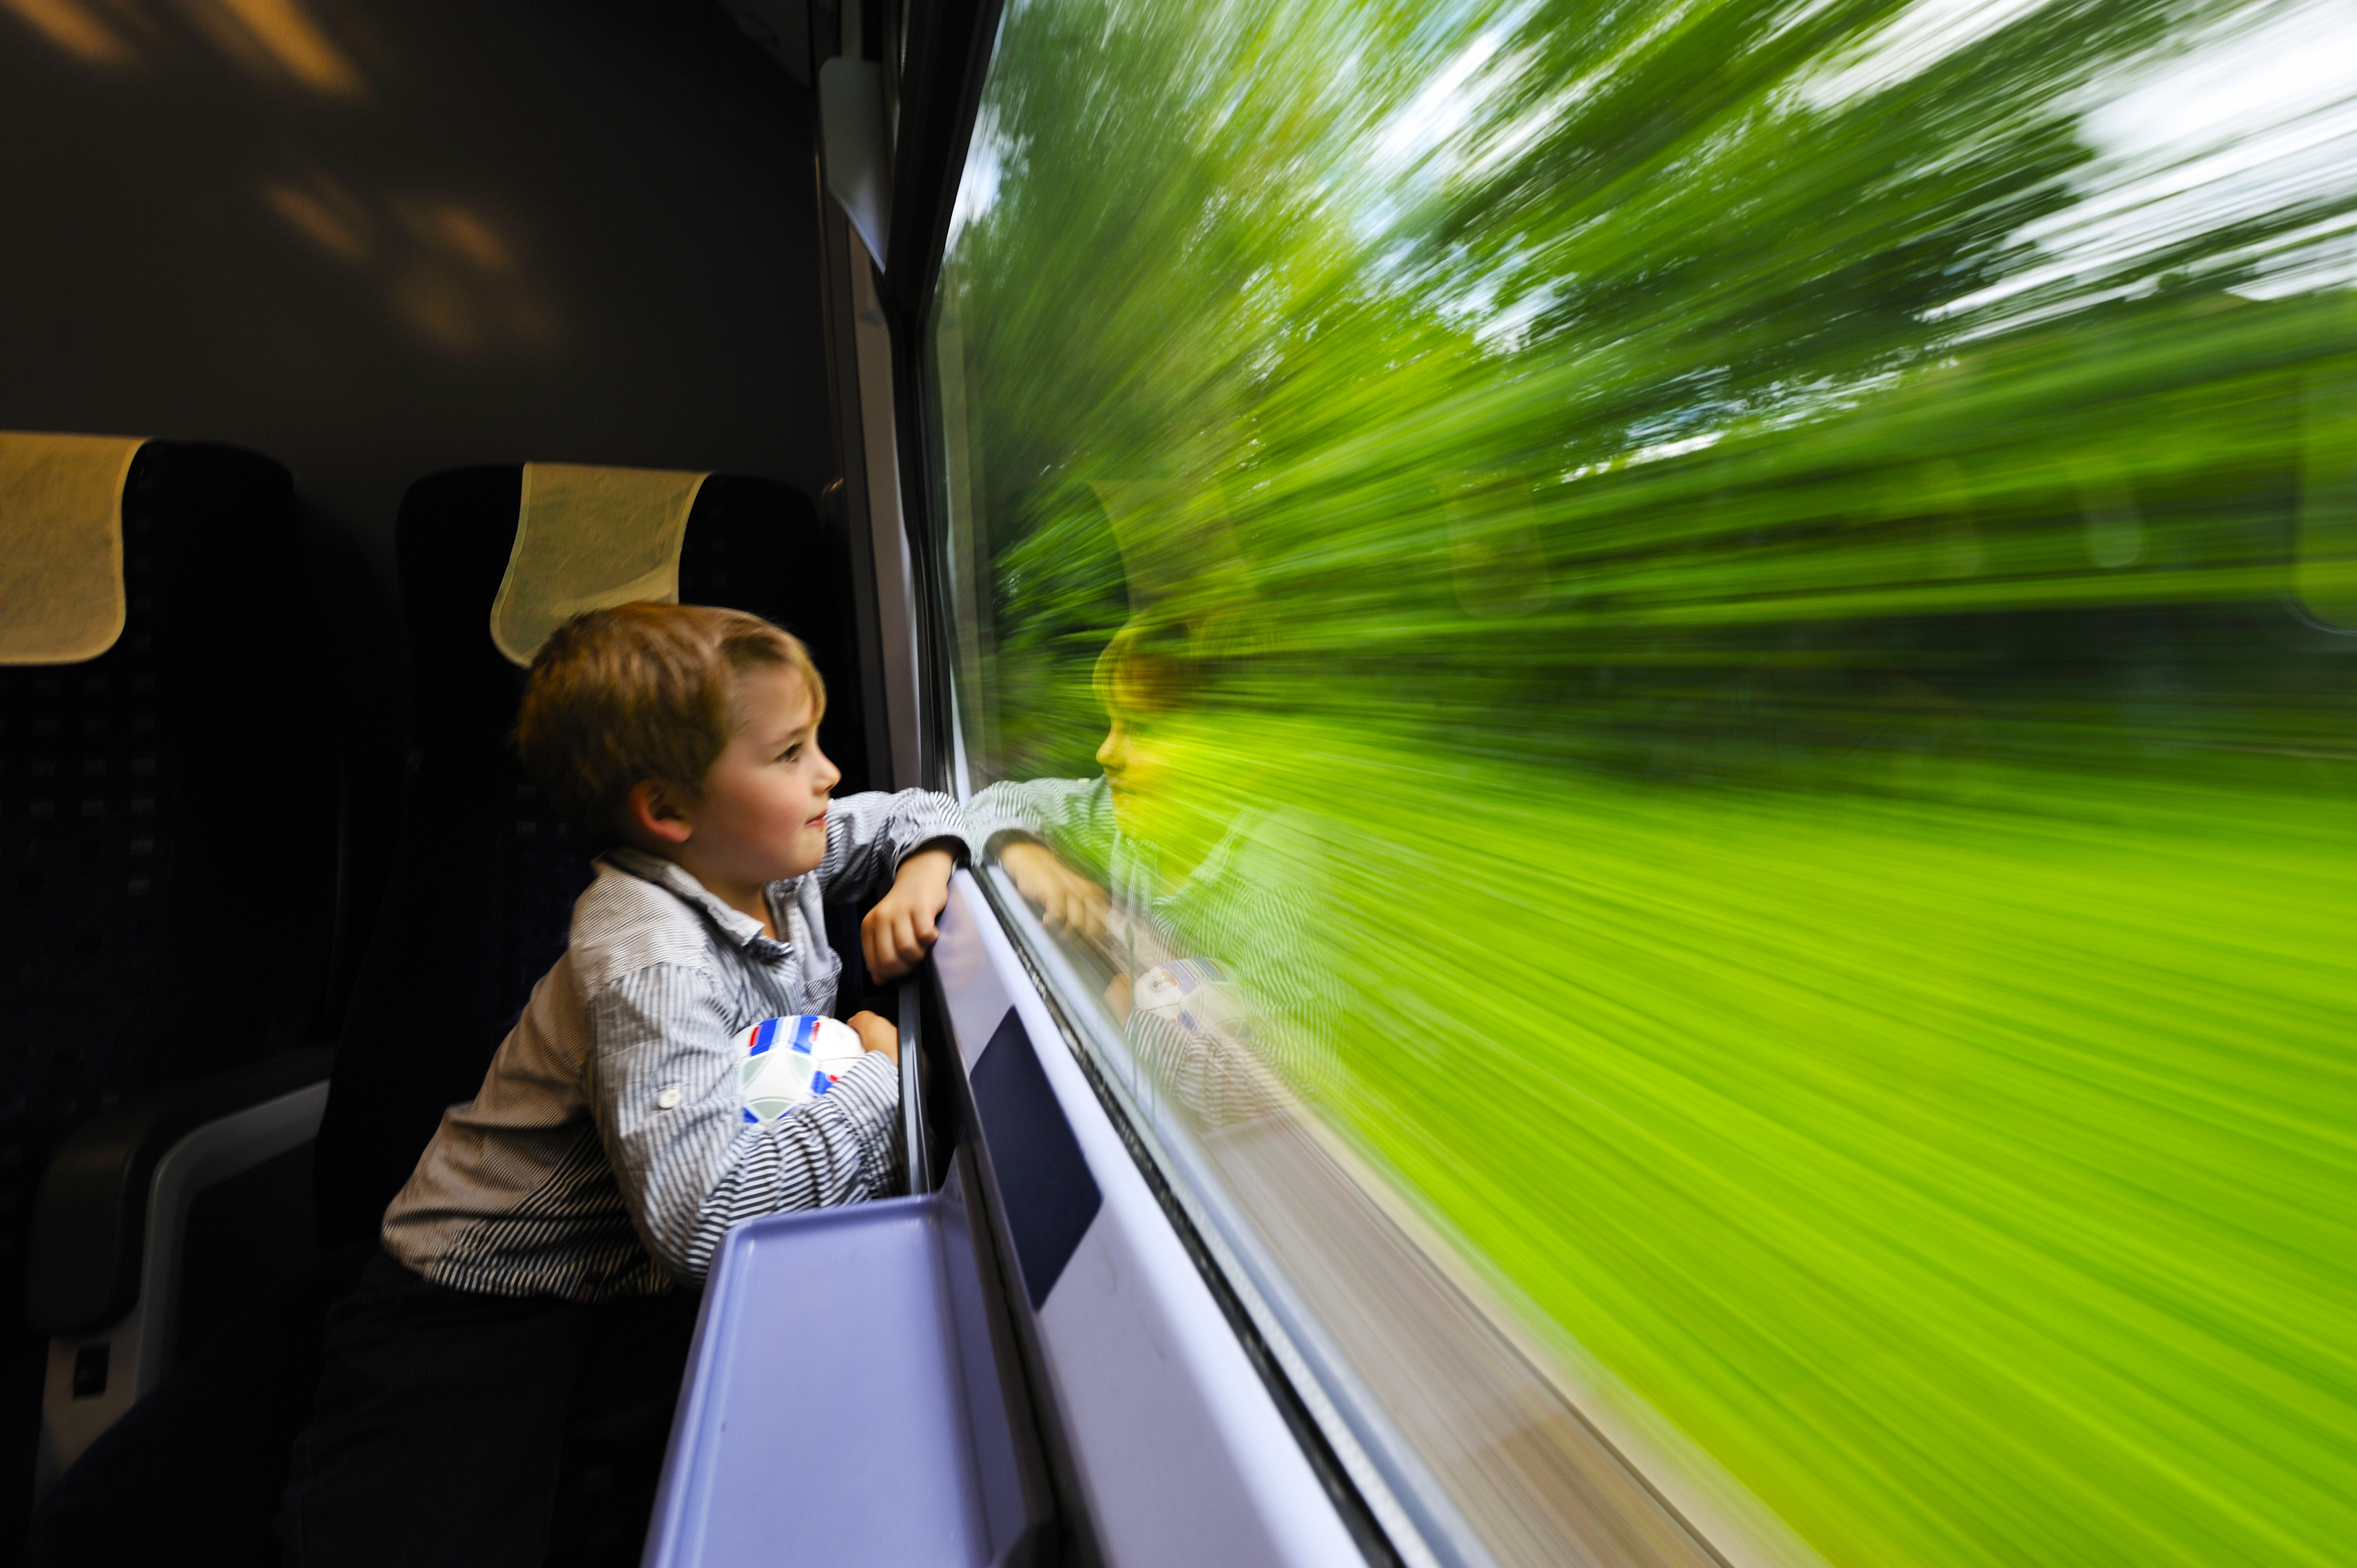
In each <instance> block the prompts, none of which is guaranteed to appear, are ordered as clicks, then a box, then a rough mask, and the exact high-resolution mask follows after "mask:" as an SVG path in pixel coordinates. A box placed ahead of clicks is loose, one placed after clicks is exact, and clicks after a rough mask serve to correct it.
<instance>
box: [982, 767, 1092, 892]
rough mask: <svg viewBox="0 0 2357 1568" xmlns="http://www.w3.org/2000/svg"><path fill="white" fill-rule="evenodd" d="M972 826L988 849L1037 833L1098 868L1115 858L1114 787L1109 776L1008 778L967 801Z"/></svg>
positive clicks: (1076, 860) (1041, 839)
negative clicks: (1011, 839) (1101, 777)
mask: <svg viewBox="0 0 2357 1568" xmlns="http://www.w3.org/2000/svg"><path fill="white" fill-rule="evenodd" d="M965 815H966V824H967V832H969V834H970V835H971V836H972V839H973V843H974V846H975V847H976V848H977V849H979V850H981V851H982V852H983V853H984V854H995V853H996V851H997V849H998V847H999V845H1000V844H1002V843H1005V842H1006V840H1007V839H1009V838H1029V839H1037V840H1039V842H1040V843H1044V844H1046V845H1047V846H1048V847H1049V849H1052V850H1054V851H1055V852H1056V853H1057V854H1060V855H1062V856H1063V857H1064V858H1065V859H1067V860H1069V861H1071V862H1072V863H1073V864H1074V865H1079V866H1082V867H1083V868H1085V869H1087V870H1089V871H1092V872H1093V873H1095V874H1096V875H1097V876H1099V877H1100V878H1102V877H1103V876H1104V875H1105V874H1106V870H1107V867H1108V866H1109V865H1111V863H1112V859H1113V840H1114V815H1113V787H1112V786H1111V785H1109V784H1107V783H1106V782H1105V781H1104V780H1103V779H1001V780H1000V781H999V782H997V783H996V784H993V785H991V786H990V787H989V788H988V789H982V790H978V791H976V792H975V793H974V795H972V796H970V797H969V798H968V799H967V800H966V802H965Z"/></svg>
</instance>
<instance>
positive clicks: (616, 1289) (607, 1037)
mask: <svg viewBox="0 0 2357 1568" xmlns="http://www.w3.org/2000/svg"><path fill="white" fill-rule="evenodd" d="M935 841H946V843H945V847H950V848H952V849H953V850H955V851H956V852H957V854H958V855H959V858H960V859H962V860H963V859H964V858H965V853H966V852H965V836H964V822H963V818H962V817H961V815H960V814H959V811H958V809H957V807H956V806H955V805H954V804H952V802H951V801H950V800H947V799H946V798H945V797H943V796H940V795H935V794H931V793H929V792H927V791H925V790H921V789H906V790H902V791H901V792H899V794H896V795H886V794H866V795H852V796H847V797H845V798H844V799H841V800H835V801H834V802H833V804H832V805H831V806H830V807H829V808H828V811H827V825H826V855H825V858H824V859H823V861H822V862H821V863H820V865H819V866H818V868H817V869H816V870H814V871H812V872H810V873H808V874H806V875H802V876H799V877H793V878H790V879H788V880H786V881H782V882H774V883H771V884H770V886H769V887H768V889H767V890H766V891H767V895H768V899H769V906H770V923H771V925H772V926H773V927H774V928H775V929H776V930H777V931H778V932H779V933H780V936H779V937H778V938H774V939H773V938H770V937H768V936H765V935H763V934H762V930H761V923H760V922H759V920H756V919H754V918H752V917H751V916H749V915H748V914H746V913H744V912H743V911H742V910H739V909H732V908H729V907H728V906H727V905H726V904H723V903H722V902H721V901H720V900H719V899H717V898H716V897H713V896H712V895H711V894H710V893H708V892H706V891H705V889H704V886H703V885H702V884H700V883H698V882H697V881H696V880H695V878H694V876H692V875H689V874H688V873H687V872H685V871H683V870H682V869H681V868H680V867H679V866H677V865H673V864H672V863H671V862H669V861H667V860H663V859H662V858H660V857H658V856H655V855H651V854H644V853H641V852H640V851H637V850H631V849H617V850H612V851H609V852H608V853H607V854H603V855H600V856H599V857H598V858H597V879H596V880H595V881H594V882H592V883H591V884H590V886H589V888H588V890H587V892H585V893H583V894H582V895H581V898H580V901H579V902H578V903H576V905H575V906H574V908H573V929H572V936H571V940H570V944H569V945H568V946H567V948H566V950H565V956H564V957H563V958H560V959H559V960H557V961H556V964H555V966H554V968H552V969H551V970H550V971H549V972H548V973H547V974H546V975H545V976H544V977H543V978H542V980H541V982H540V983H539V984H538V985H536V986H534V987H533V993H532V1000H531V1001H530V1002H529V1003H527V1004H525V1006H524V1010H523V1015H522V1017H521V1018H520V1019H518V1020H517V1022H516V1026H515V1028H514V1029H513V1030H512V1031H511V1033H510V1034H509V1036H508V1037H507V1039H506V1040H505V1041H504V1042H503V1043H502V1044H501V1045H500V1048H499V1052H498V1054H497V1055H495V1056H494V1057H493V1058H491V1066H490V1071H489V1072H488V1073H487V1074H485V1075H484V1079H483V1087H482V1089H481V1090H480V1091H479V1093H478V1094H477V1095H476V1096H475V1098H474V1099H473V1100H471V1101H468V1102H467V1103H466V1104H463V1105H457V1106H453V1107H451V1108H450V1110H448V1111H447V1112H444V1113H443V1117H442V1125H441V1127H440V1128H439V1129H438V1130H437V1131H436V1133H435V1134H434V1139H433V1141H432V1142H431V1143H430V1144H427V1145H426V1147H425V1155H423V1156H422V1157H420V1159H419V1160H418V1162H417V1169H416V1171H415V1173H414V1175H412V1176H410V1178H409V1184H408V1185H407V1186H406V1187H403V1188H402V1190H401V1194H400V1196H399V1197H395V1198H394V1199H393V1204H392V1207H391V1208H388V1209H386V1210H385V1217H384V1227H383V1231H382V1238H383V1242H384V1249H385V1251H387V1252H388V1253H390V1254H391V1255H392V1256H393V1259H394V1260H395V1261H396V1262H400V1263H402V1264H403V1265H404V1266H405V1267H407V1268H409V1269H411V1270H414V1272H416V1273H420V1274H423V1275H424V1276H425V1278H427V1279H429V1280H432V1281H434V1282H435V1283H437V1284H443V1285H448V1286H451V1287H453V1288H456V1289H458V1290H467V1291H474V1292H478V1293H479V1294H486V1295H507V1296H517V1295H559V1296H565V1297H569V1298H571V1299H573V1300H576V1301H598V1300H604V1299H607V1298H608V1297H613V1296H619V1295H640V1294H656V1293H659V1292H662V1291H664V1290H668V1289H670V1288H671V1287H672V1286H673V1284H674V1283H702V1281H703V1279H704V1275H705V1271H706V1270H707V1269H708V1268H710V1266H711V1263H712V1252H713V1249H714V1248H715V1247H716V1246H717V1245H718V1244H719V1240H720V1236H721V1233H722V1232H723V1231H725V1230H727V1228H728V1227H729V1226H731V1225H733V1224H735V1223H736V1222H737V1221H738V1220H740V1219H750V1218H752V1217H754V1216H756V1215H761V1214H770V1213H775V1212H777V1211H779V1210H780V1209H789V1208H816V1207H819V1206H822V1205H826V1204H838V1203H854V1202H857V1201H858V1200H860V1199H862V1198H865V1197H873V1196H875V1195H877V1194H879V1193H882V1192H884V1191H886V1190H887V1189H888V1184H889V1183H890V1181H891V1180H892V1176H893V1173H894V1170H895V1169H896V1167H897V1164H898V1158H899V1140H898V1112H899V1099H900V1080H899V1072H898V1071H897V1070H896V1069H894V1067H893V1065H892V1061H891V1058H888V1057H887V1056H884V1055H882V1054H881V1053H878V1052H870V1053H868V1054H867V1055H866V1056H864V1057H862V1058H860V1059H859V1061H858V1063H857V1064H856V1065H855V1066H854V1067H852V1068H851V1069H849V1070H847V1071H845V1073H843V1074H842V1075H841V1076H840V1077H839V1078H837V1079H836V1080H835V1082H834V1087H833V1088H832V1089H831V1090H829V1091H828V1092H827V1093H826V1094H824V1095H823V1096H821V1097H820V1098H817V1099H814V1100H811V1101H806V1102H804V1103H803V1104H802V1105H800V1106H797V1107H796V1108H795V1109H794V1110H793V1111H791V1112H789V1113H788V1114H786V1115H784V1116H782V1117H780V1118H778V1119H777V1120H775V1121H770V1122H754V1123H748V1122H746V1121H745V1119H744V1101H743V1098H742V1095H741V1093H740V1092H739V1088H738V1080H739V1074H738V1068H739V1057H738V1053H737V1045H736V1037H737V1036H738V1035H740V1034H742V1033H743V1032H744V1031H746V1030H747V1029H749V1028H751V1027H752V1026H754V1025H756V1024H759V1023H760V1022H761V1021H762V1020H763V1019H765V1018H774V1017H781V1016H784V1015H789V1014H796V1013H820V1014H829V1013H832V1012H833V1011H834V994H835V985H836V982H837V980H838V978H839V977H840V975H841V973H842V970H843V961H842V959H841V958H840V957H838V956H837V955H836V953H835V952H834V949H832V948H830V947H828V946H827V944H826V934H825V933H826V917H825V913H824V910H823V900H824V899H825V898H827V897H835V898H842V897H853V898H856V899H857V900H859V901H860V902H862V903H866V902H868V901H870V900H872V899H874V898H877V897H881V896H882V895H883V893H884V892H885V891H886V890H887V889H888V888H889V887H890V886H891V884H892V879H893V877H894V875H896V874H897V873H898V871H899V865H900V863H901V862H902V861H903V860H905V859H907V858H908V857H909V855H911V854H915V853H916V852H917V851H918V850H919V849H920V848H922V847H925V846H926V845H928V844H931V843H934V842H935Z"/></svg>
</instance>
